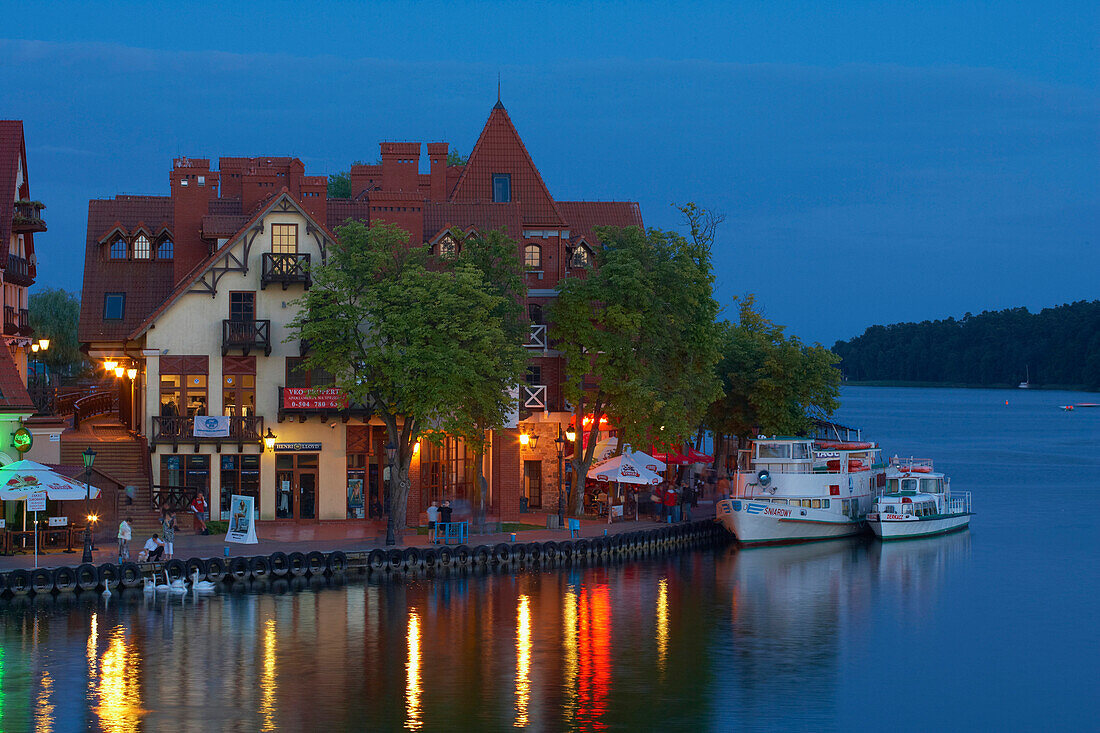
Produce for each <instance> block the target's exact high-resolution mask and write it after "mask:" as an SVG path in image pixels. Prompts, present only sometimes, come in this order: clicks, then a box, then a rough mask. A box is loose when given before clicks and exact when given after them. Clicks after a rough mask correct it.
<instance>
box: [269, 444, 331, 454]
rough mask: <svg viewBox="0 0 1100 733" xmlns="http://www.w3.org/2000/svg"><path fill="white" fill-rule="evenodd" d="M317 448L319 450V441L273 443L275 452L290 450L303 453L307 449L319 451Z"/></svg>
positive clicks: (307, 450)
mask: <svg viewBox="0 0 1100 733" xmlns="http://www.w3.org/2000/svg"><path fill="white" fill-rule="evenodd" d="M319 450H321V444H320V443H276V444H275V451H276V452H277V453H278V452H283V451H291V452H294V453H305V452H309V451H319Z"/></svg>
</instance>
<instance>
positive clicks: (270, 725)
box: [260, 618, 276, 730]
mask: <svg viewBox="0 0 1100 733" xmlns="http://www.w3.org/2000/svg"><path fill="white" fill-rule="evenodd" d="M260 714H261V715H262V716H263V720H264V722H263V725H262V726H260V730H275V729H276V726H275V619H273V618H269V619H268V620H267V621H266V622H265V623H264V671H263V674H262V675H261V676H260Z"/></svg>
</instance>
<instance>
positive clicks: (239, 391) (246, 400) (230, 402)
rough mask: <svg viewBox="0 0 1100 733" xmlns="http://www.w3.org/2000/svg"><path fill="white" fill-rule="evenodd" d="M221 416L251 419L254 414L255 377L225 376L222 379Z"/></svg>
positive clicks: (252, 375) (251, 375) (241, 375)
mask: <svg viewBox="0 0 1100 733" xmlns="http://www.w3.org/2000/svg"><path fill="white" fill-rule="evenodd" d="M222 411H223V412H222V414H223V415H227V416H229V417H253V416H254V415H255V414H256V375H255V374H226V375H225V376H223V377H222Z"/></svg>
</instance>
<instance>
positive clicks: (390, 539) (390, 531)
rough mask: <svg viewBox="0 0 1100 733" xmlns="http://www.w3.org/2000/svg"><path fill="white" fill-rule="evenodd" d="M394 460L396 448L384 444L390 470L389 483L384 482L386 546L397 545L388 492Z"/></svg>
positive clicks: (391, 498)
mask: <svg viewBox="0 0 1100 733" xmlns="http://www.w3.org/2000/svg"><path fill="white" fill-rule="evenodd" d="M396 458H397V446H396V445H394V444H393V443H392V442H390V443H386V460H387V461H388V465H389V469H390V478H389V481H387V482H386V494H385V495H386V496H387V497H388V498H389V501H388V502H387V503H388V504H389V505H390V506H389V509H388V510H387V511H386V544H387V545H396V544H397V533H396V532H395V531H394V526H393V493H392V492H391V491H390V485H391V484H392V483H393V479H394V475H393V472H394V471H395V470H396V468H395V467H394V465H393V463H394V460H395V459H396Z"/></svg>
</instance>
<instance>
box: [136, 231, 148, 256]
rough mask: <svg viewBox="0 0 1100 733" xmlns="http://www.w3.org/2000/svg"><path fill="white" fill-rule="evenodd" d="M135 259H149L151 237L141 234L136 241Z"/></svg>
mask: <svg viewBox="0 0 1100 733" xmlns="http://www.w3.org/2000/svg"><path fill="white" fill-rule="evenodd" d="M134 259H135V260H147V259H149V237H147V236H145V235H144V234H139V235H138V238H137V239H135V240H134Z"/></svg>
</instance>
